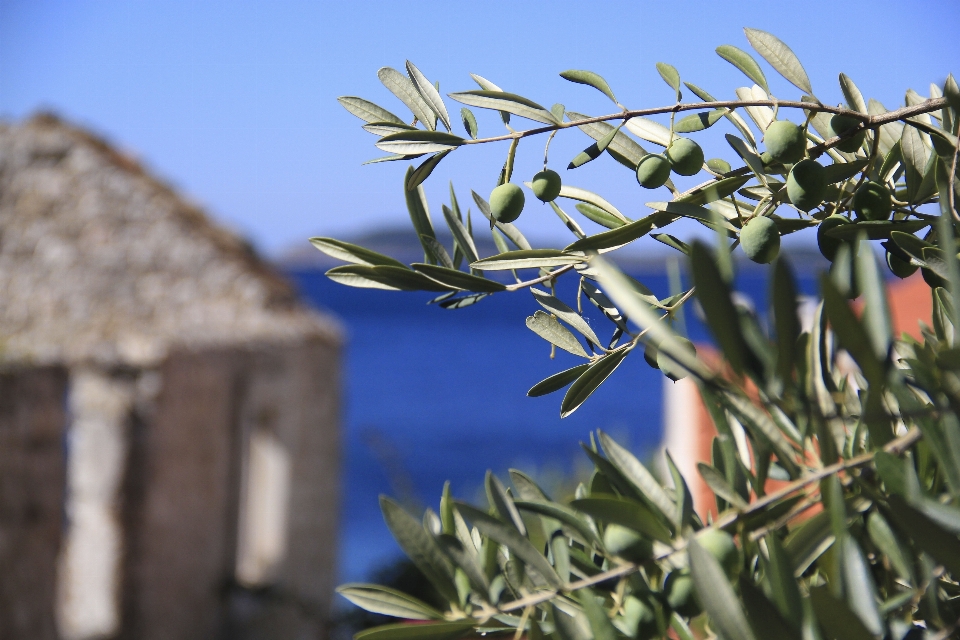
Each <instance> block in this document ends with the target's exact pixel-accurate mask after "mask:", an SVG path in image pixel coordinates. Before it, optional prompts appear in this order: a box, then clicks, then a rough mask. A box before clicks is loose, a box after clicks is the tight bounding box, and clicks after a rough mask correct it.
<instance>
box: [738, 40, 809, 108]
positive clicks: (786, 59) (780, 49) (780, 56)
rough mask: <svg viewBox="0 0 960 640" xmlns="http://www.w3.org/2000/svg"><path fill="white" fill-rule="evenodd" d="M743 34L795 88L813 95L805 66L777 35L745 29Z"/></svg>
mask: <svg viewBox="0 0 960 640" xmlns="http://www.w3.org/2000/svg"><path fill="white" fill-rule="evenodd" d="M743 32H744V33H745V34H746V35H747V40H748V41H749V42H750V46H752V47H753V48H754V49H755V50H756V52H757V53H759V54H760V55H761V56H763V59H764V60H766V61H767V62H769V63H770V66H772V67H773V68H774V69H776V70H777V71H778V72H779V73H780V75H782V76H783V77H784V78H786V79H787V80H789V81H790V83H791V84H793V85H794V86H795V87H797V88H798V89H800V90H801V91H806V92H807V93H808V94H810V95H813V89H812V88H811V87H810V78H808V77H807V72H806V71H804V69H803V65H802V64H800V60H799V59H798V58H797V56H796V54H795V53H794V52H793V51H792V50H791V49H790V47H788V46H787V45H786V44H784V43H783V42H782V41H781V40H780V39H779V38H777V37H776V36H775V35H773V34H770V33H767V32H766V31H760V30H759V29H748V28H745V29H744V30H743Z"/></svg>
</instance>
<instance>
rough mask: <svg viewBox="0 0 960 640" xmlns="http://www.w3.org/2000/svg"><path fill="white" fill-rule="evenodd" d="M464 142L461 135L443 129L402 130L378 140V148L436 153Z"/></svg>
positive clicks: (408, 152)
mask: <svg viewBox="0 0 960 640" xmlns="http://www.w3.org/2000/svg"><path fill="white" fill-rule="evenodd" d="M463 142H464V140H463V138H461V137H460V136H455V135H453V134H452V133H445V132H443V131H421V130H420V129H416V130H414V131H401V132H400V133H391V134H390V135H388V136H384V137H382V138H380V139H379V140H377V143H376V145H377V148H378V149H382V150H384V151H388V152H390V153H399V154H411V153H436V152H438V151H448V150H450V149H455V148H457V147H459V146H460V145H462V144H463Z"/></svg>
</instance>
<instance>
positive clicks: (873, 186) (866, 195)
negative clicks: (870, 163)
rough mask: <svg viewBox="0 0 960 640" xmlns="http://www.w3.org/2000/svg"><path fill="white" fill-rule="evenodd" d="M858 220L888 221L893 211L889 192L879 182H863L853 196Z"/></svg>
mask: <svg viewBox="0 0 960 640" xmlns="http://www.w3.org/2000/svg"><path fill="white" fill-rule="evenodd" d="M853 210H854V211H856V212H857V219H858V220H888V219H889V218H890V212H891V211H893V202H892V201H891V199H890V190H889V189H887V188H886V187H885V186H884V185H882V184H880V183H879V182H872V181H871V182H864V183H863V184H862V185H861V186H860V188H859V189H857V192H856V193H855V194H853Z"/></svg>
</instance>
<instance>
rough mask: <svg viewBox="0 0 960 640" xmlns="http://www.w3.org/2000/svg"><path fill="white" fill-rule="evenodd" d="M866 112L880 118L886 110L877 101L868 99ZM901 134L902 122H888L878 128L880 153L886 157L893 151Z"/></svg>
mask: <svg viewBox="0 0 960 640" xmlns="http://www.w3.org/2000/svg"><path fill="white" fill-rule="evenodd" d="M867 112H868V113H869V114H870V115H871V116H882V115H883V114H885V113H887V110H886V108H885V107H884V106H883V105H882V104H880V103H879V102H878V101H876V100H874V99H873V98H870V100H868V101H867ZM902 132H903V123H902V122H888V123H887V124H885V125H883V126H881V127H880V140H879V141H878V142H879V144H880V153H882V154H884V155H886V154H887V153H889V152H890V150H891V149H893V147H894V145H896V144H897V143H898V142H900V136H901V135H902Z"/></svg>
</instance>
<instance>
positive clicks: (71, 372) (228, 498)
mask: <svg viewBox="0 0 960 640" xmlns="http://www.w3.org/2000/svg"><path fill="white" fill-rule="evenodd" d="M0 300H3V303H2V304H0V364H2V363H6V367H7V368H6V369H4V370H3V372H0V638H3V639H6V638H30V639H31V640H32V639H34V638H41V639H45V638H61V639H62V640H108V639H115V638H116V639H119V638H123V639H141V638H143V639H153V638H156V639H158V640H159V639H163V640H167V639H169V640H178V639H184V640H188V639H193V638H196V639H200V638H203V639H208V638H214V639H216V638H224V639H228V638H237V639H250V640H254V639H258V638H278V639H284V638H323V637H325V631H324V629H325V627H326V625H327V622H328V620H327V618H328V616H329V607H330V600H331V597H332V587H333V580H334V575H335V556H334V551H335V546H336V531H337V524H338V517H337V511H338V496H339V492H338V489H339V487H338V475H339V473H338V472H339V431H338V429H339V414H338V411H339V409H338V402H339V395H340V386H339V385H340V378H339V376H340V366H341V365H340V343H341V338H340V331H339V328H338V327H337V325H336V324H335V323H334V322H333V321H331V320H330V319H328V318H326V317H323V316H321V315H319V314H317V313H316V312H314V311H312V310H310V309H308V308H306V307H305V306H304V305H303V304H301V303H300V302H299V301H298V299H297V296H296V293H295V292H294V290H293V289H292V288H291V287H290V285H289V284H288V283H287V282H286V281H285V280H283V279H282V278H281V277H280V276H279V275H278V274H277V273H276V272H275V270H274V269H273V268H272V267H271V266H270V265H268V264H267V263H266V262H264V261H263V260H261V259H260V258H259V257H258V256H257V255H256V254H255V253H254V252H253V251H252V249H251V248H250V246H249V245H247V244H246V243H245V242H244V241H243V240H242V239H240V238H238V237H236V236H235V235H234V234H232V233H230V232H229V231H226V230H224V229H222V228H220V227H218V226H216V225H214V224H213V223H212V222H211V221H210V220H209V219H208V218H207V217H206V216H205V215H204V214H203V212H202V211H200V210H199V208H197V207H196V206H195V205H192V204H190V203H189V202H187V201H185V200H184V199H183V198H182V197H181V196H180V195H179V194H177V193H176V192H175V191H174V190H173V189H171V188H170V187H168V186H167V185H165V184H163V183H162V182H160V181H159V180H157V179H156V178H155V177H153V176H152V175H150V174H149V173H148V172H147V171H146V170H145V169H144V168H143V167H142V166H140V164H139V163H138V162H136V160H134V159H132V158H131V157H129V156H128V155H126V154H123V153H121V152H119V151H117V150H116V149H115V148H113V147H112V146H111V145H109V144H108V143H107V142H105V141H103V140H102V139H99V138H97V137H96V136H93V135H92V134H90V133H89V132H86V131H84V130H82V129H79V128H77V127H73V126H71V125H69V124H67V123H65V122H63V121H61V120H59V119H58V118H56V117H54V116H51V115H41V116H37V117H35V118H33V119H31V120H28V121H26V122H23V123H17V124H5V123H0ZM4 376H6V377H4Z"/></svg>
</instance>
